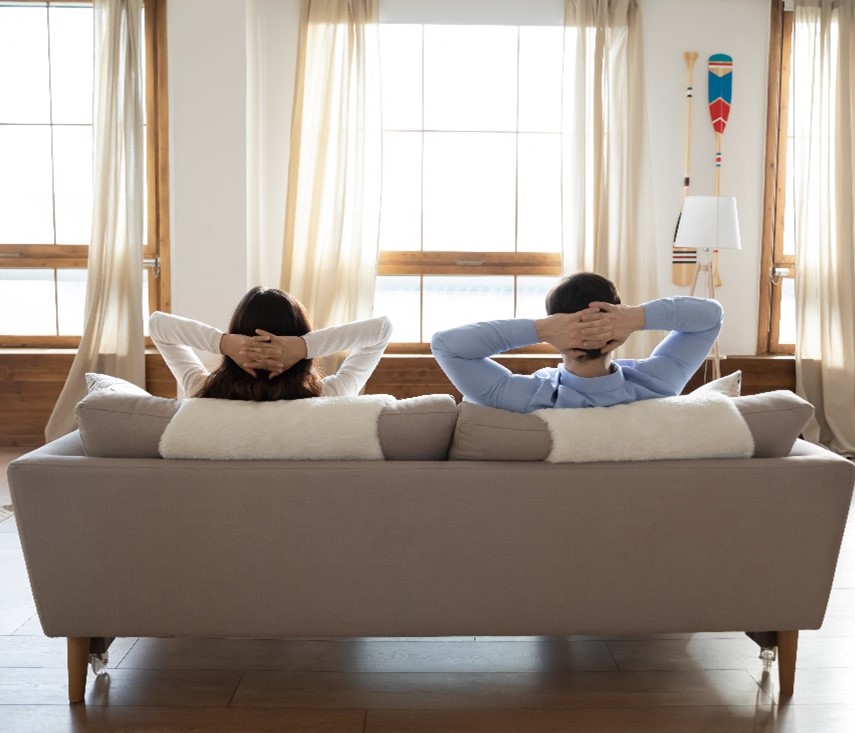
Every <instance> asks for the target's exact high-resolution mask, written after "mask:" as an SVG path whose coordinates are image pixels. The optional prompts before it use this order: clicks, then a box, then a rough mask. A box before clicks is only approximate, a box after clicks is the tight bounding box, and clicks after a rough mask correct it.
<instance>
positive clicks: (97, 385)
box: [85, 372, 148, 395]
mask: <svg viewBox="0 0 855 733" xmlns="http://www.w3.org/2000/svg"><path fill="white" fill-rule="evenodd" d="M85 378H86V389H87V391H88V392H99V391H101V390H109V391H111V392H124V393H125V394H139V395H145V394H148V392H146V391H145V390H144V389H143V388H142V387H138V386H137V385H135V384H133V383H131V382H128V381H127V380H124V379H120V378H119V377H111V376H110V375H109V374H96V373H95V372H86V375H85Z"/></svg>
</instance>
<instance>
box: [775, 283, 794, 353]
mask: <svg viewBox="0 0 855 733" xmlns="http://www.w3.org/2000/svg"><path fill="white" fill-rule="evenodd" d="M778 343H779V344H794V343H796V281H795V278H792V277H785V278H784V279H783V280H782V281H781V321H780V323H779V325H778Z"/></svg>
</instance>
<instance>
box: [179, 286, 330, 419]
mask: <svg viewBox="0 0 855 733" xmlns="http://www.w3.org/2000/svg"><path fill="white" fill-rule="evenodd" d="M257 328H260V329H262V330H264V331H269V332H270V333H272V334H275V335H276V336H305V335H306V334H307V333H309V331H311V330H312V326H311V324H310V323H309V317H308V315H307V314H306V309H305V308H303V304H302V303H300V301H299V300H297V299H296V298H295V297H293V296H292V295H289V294H288V293H283V292H282V291H281V290H276V289H275V288H268V289H264V288H258V287H256V288H253V289H252V290H250V291H249V292H248V293H247V294H246V295H244V296H243V298H241V301H240V303H238V305H237V308H235V312H234V313H233V314H232V320H231V322H230V323H229V333H239V334H243V335H244V336H255V335H256V334H255V329H257ZM256 373H257V375H258V376H257V377H253V376H252V375H251V374H249V373H247V372H245V371H244V370H243V369H241V367H239V366H238V365H237V364H235V362H234V361H232V360H231V359H229V358H228V357H223V361H222V363H221V364H220V366H219V367H217V368H216V369H215V370H214V371H213V372H211V373H210V374H209V375H208V378H207V379H206V380H205V384H204V385H203V386H202V388H201V389H200V390H199V391H198V392H197V393H196V395H195V396H196V397H213V398H217V399H221V400H252V401H254V402H268V401H273V400H298V399H302V398H304V397H317V396H318V395H320V394H321V388H322V382H321V376H320V374H319V373H318V372H317V370H316V369H315V367H314V366H313V364H312V360H311V359H303V360H302V361H299V362H297V363H296V364H295V365H294V366H292V367H291V368H290V369H289V370H288V371H285V372H283V373H282V374H280V375H279V376H278V377H274V378H273V379H270V378H269V377H270V372H269V371H267V370H266V369H256Z"/></svg>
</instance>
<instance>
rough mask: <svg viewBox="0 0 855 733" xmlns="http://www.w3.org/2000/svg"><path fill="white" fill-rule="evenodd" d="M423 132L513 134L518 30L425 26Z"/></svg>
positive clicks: (497, 27) (505, 27)
mask: <svg viewBox="0 0 855 733" xmlns="http://www.w3.org/2000/svg"><path fill="white" fill-rule="evenodd" d="M424 44H425V46H424V48H425V50H424V58H425V68H424V84H425V90H424V95H425V112H424V114H425V116H424V119H425V129H427V130H484V131H502V130H516V122H517V29H516V28H512V27H508V26H425V42H424Z"/></svg>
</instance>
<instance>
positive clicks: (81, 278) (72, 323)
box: [56, 270, 86, 336]
mask: <svg viewBox="0 0 855 733" xmlns="http://www.w3.org/2000/svg"><path fill="white" fill-rule="evenodd" d="M56 298H57V303H58V305H59V335H60V336H80V335H81V334H82V333H83V311H84V306H85V303H86V270H57V271H56Z"/></svg>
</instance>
